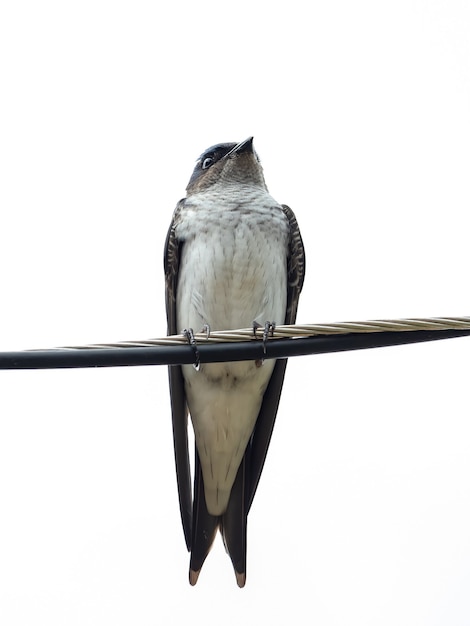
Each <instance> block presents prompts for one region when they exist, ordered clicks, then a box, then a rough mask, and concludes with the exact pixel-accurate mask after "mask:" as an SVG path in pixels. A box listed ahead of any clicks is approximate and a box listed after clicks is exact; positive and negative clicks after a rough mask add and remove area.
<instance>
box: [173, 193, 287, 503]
mask: <svg viewBox="0 0 470 626" xmlns="http://www.w3.org/2000/svg"><path fill="white" fill-rule="evenodd" d="M176 235H177V238H178V239H179V240H180V241H182V242H183V245H182V254H181V260H180V268H179V275H178V289H177V296H176V310H177V324H178V328H179V330H182V329H183V328H193V329H194V330H195V331H199V330H201V329H202V327H203V325H204V324H208V325H209V326H210V328H211V330H223V329H235V328H247V327H251V326H252V324H253V322H254V321H257V322H258V323H259V324H261V325H264V324H265V322H266V321H271V322H276V323H283V322H284V318H285V313H286V301H287V237H288V223H287V219H286V217H285V216H284V213H283V211H282V208H281V207H280V206H279V205H278V204H277V203H276V202H275V200H274V199H273V198H271V196H269V194H267V192H265V191H264V190H262V189H261V188H248V189H245V190H243V193H240V194H238V195H236V194H231V195H230V201H228V200H227V198H221V197H220V195H219V194H214V196H213V197H208V196H207V194H204V195H203V196H202V195H201V197H200V198H198V195H194V196H191V198H190V199H189V200H187V201H186V203H185V206H184V207H183V209H182V211H181V214H180V218H179V222H178V225H177V229H176ZM273 367H274V361H266V362H265V363H264V364H263V365H262V366H261V367H259V366H258V365H257V364H256V363H255V362H254V361H243V362H239V363H217V364H215V363H214V364H205V365H203V366H201V369H200V370H199V371H198V372H196V371H195V370H194V368H193V367H192V366H185V367H183V375H184V378H185V388H186V395H187V399H188V405H189V410H190V413H191V418H192V421H193V426H194V431H195V436H196V445H197V448H198V452H199V457H200V460H201V466H202V471H203V478H204V486H205V492H206V502H207V506H208V510H209V512H210V513H212V514H214V515H218V514H221V513H222V512H223V511H224V510H225V508H226V506H227V502H228V498H229V495H230V490H231V487H232V485H233V481H234V480H235V476H236V472H237V470H238V467H239V465H240V462H241V459H242V458H243V454H244V452H245V448H246V445H247V442H248V439H249V437H250V435H251V433H252V431H253V428H254V424H255V422H256V418H257V416H258V412H259V409H260V406H261V402H262V399H263V394H264V391H265V389H266V386H267V384H268V382H269V378H270V376H271V373H272V369H273Z"/></svg>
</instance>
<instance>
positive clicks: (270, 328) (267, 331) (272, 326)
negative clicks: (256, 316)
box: [253, 320, 276, 367]
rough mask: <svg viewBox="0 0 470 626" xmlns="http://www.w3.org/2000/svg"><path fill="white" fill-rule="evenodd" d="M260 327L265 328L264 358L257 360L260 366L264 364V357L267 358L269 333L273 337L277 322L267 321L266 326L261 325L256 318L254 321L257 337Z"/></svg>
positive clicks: (254, 333)
mask: <svg viewBox="0 0 470 626" xmlns="http://www.w3.org/2000/svg"><path fill="white" fill-rule="evenodd" d="M260 328H263V358H262V359H258V360H257V361H256V365H257V366H258V367H259V366H261V365H263V363H264V359H265V358H266V344H267V342H268V338H269V335H271V337H272V336H273V335H274V330H275V329H276V322H266V323H265V325H264V327H262V326H261V324H260V323H259V322H257V321H256V320H255V321H254V322H253V335H254V336H255V338H256V331H257V330H258V329H260Z"/></svg>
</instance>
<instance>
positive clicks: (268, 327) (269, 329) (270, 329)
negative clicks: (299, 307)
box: [263, 322, 276, 356]
mask: <svg viewBox="0 0 470 626" xmlns="http://www.w3.org/2000/svg"><path fill="white" fill-rule="evenodd" d="M275 328H276V322H266V323H265V325H264V330H263V354H264V356H266V343H267V341H268V337H269V335H270V334H271V337H273V336H274V330H275Z"/></svg>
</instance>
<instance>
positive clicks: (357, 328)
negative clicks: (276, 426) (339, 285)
mask: <svg viewBox="0 0 470 626" xmlns="http://www.w3.org/2000/svg"><path fill="white" fill-rule="evenodd" d="M469 329H470V317H427V318H425V317H422V318H419V317H418V318H405V319H395V320H370V321H365V322H339V323H333V324H300V325H299V324H294V325H280V326H276V328H275V330H274V331H273V333H272V335H271V332H270V333H269V339H270V340H271V338H273V339H287V338H292V339H295V338H298V337H314V336H318V335H342V334H347V333H378V332H385V331H388V332H405V331H416V330H431V331H432V330H469ZM262 335H263V328H257V329H256V330H255V329H253V328H241V329H238V330H222V331H211V332H210V334H209V336H207V333H206V331H205V330H204V331H201V332H198V333H194V337H195V339H196V341H197V342H198V343H200V344H211V343H212V344H215V343H224V342H237V341H249V340H251V339H255V338H256V339H261V338H262ZM187 343H188V339H187V337H186V335H183V334H180V335H172V336H169V337H162V338H159V339H144V340H139V341H119V342H116V343H94V344H88V345H82V346H62V347H60V348H57V349H59V350H85V349H86V350H89V349H110V348H144V347H152V346H170V345H187Z"/></svg>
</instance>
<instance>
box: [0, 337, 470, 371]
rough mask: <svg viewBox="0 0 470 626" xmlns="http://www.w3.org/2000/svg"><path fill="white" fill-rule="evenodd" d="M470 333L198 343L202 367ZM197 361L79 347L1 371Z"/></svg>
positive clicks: (176, 354)
mask: <svg viewBox="0 0 470 626" xmlns="http://www.w3.org/2000/svg"><path fill="white" fill-rule="evenodd" d="M468 335H470V329H466V330H416V331H397V332H391V331H387V332H376V333H348V334H344V335H320V336H315V337H302V338H298V339H273V340H271V341H269V340H268V341H267V343H266V354H264V350H263V342H262V341H254V340H252V341H244V342H234V343H214V344H204V343H203V342H201V343H198V351H199V356H200V360H201V363H221V362H224V361H253V360H256V359H260V360H262V359H263V358H266V359H274V358H276V359H279V358H287V357H292V356H301V355H307V354H325V353H327V352H344V351H349V350H364V349H366V348H381V347H385V346H395V345H401V344H408V343H420V342H424V341H435V340H438V339H450V338H453V337H465V336H468ZM193 361H194V350H193V348H192V347H191V346H189V345H187V346H185V345H175V346H155V347H150V348H148V347H145V348H109V349H107V348H80V349H76V350H75V349H74V350H63V349H62V350H61V349H55V350H32V351H21V352H0V369H4V370H10V369H56V368H72V367H75V368H82V367H122V366H130V365H182V364H184V363H192V362H193Z"/></svg>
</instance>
